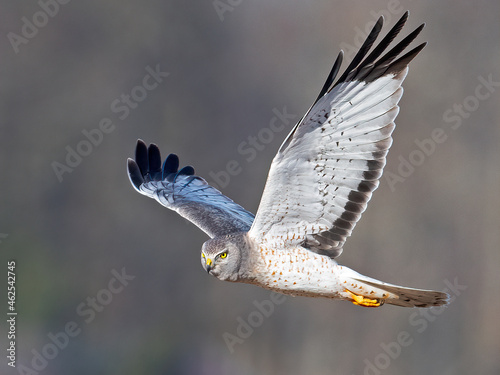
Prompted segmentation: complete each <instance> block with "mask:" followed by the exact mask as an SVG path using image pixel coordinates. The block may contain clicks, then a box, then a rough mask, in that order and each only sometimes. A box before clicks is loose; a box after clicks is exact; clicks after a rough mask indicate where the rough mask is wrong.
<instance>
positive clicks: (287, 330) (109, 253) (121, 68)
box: [0, 0, 500, 375]
mask: <svg viewBox="0 0 500 375" xmlns="http://www.w3.org/2000/svg"><path fill="white" fill-rule="evenodd" d="M41 4H52V5H51V6H49V5H44V6H42V5H41ZM53 4H54V3H53V2H50V1H46V2H43V0H42V2H35V1H16V2H3V3H2V4H1V5H0V29H1V35H2V36H1V38H0V49H1V60H0V61H1V62H0V77H1V78H0V90H1V100H0V113H1V114H0V119H1V120H0V121H1V125H0V168H1V174H2V179H1V194H0V204H1V212H2V214H1V216H0V218H1V222H0V234H1V236H0V237H1V238H0V240H1V243H0V260H1V262H0V269H1V272H0V275H1V278H2V282H1V285H2V287H1V290H0V306H1V313H2V314H4V316H3V317H2V319H1V320H2V325H1V327H2V328H1V329H2V331H1V332H0V343H1V344H0V346H1V348H2V353H3V354H2V356H1V357H2V358H1V360H0V361H1V369H0V373H2V374H17V373H19V374H35V373H39V374H54V375H58V374H74V375H78V374H203V375H209V374H217V375H225V374H238V375H246V374H372V375H373V374H375V375H378V374H424V373H425V374H470V373H475V374H498V373H499V372H500V362H499V357H498V354H499V353H500V325H499V324H498V311H499V310H500V298H499V297H500V295H499V288H500V276H499V272H498V268H499V266H500V255H499V250H500V226H499V223H500V198H499V189H500V167H499V165H500V152H499V145H500V124H499V123H500V110H499V105H498V104H499V99H500V87H499V86H500V84H499V83H498V82H500V68H499V66H500V48H499V40H500V23H499V16H500V3H499V2H498V1H495V0H491V1H477V2H470V1H466V0H463V1H457V0H448V1H440V2H435V1H418V2H417V1H403V0H400V1H398V0H391V1H389V2H386V1H354V0H351V1H326V0H323V1H308V2H303V1H266V2H251V1H243V0H241V1H234V0H233V1H229V0H221V1H212V0H210V1H205V2H199V1H154V0H145V1H141V2H138V1H130V0H120V1H106V2H102V1H94V0H91V1H85V2H83V1H78V2H77V1H71V2H68V3H67V4H59V3H57V4H59V5H58V6H57V7H55V6H54V5H53ZM44 7H45V9H46V10H43V9H44ZM406 9H409V10H410V13H411V15H410V19H409V21H408V24H407V27H406V29H405V31H403V34H404V35H406V34H407V33H409V32H410V31H411V30H413V28H415V27H417V26H418V25H419V24H420V23H422V22H426V23H427V26H426V28H425V29H424V31H423V33H422V34H421V36H420V37H419V38H418V40H417V41H416V42H414V45H416V43H417V42H418V43H419V42H421V41H428V42H429V44H428V46H427V47H426V48H425V50H424V51H423V52H422V53H421V54H420V55H419V56H418V57H417V58H416V59H415V60H414V62H413V63H412V64H411V69H410V74H409V76H408V78H407V79H406V81H405V85H404V87H405V94H404V96H403V98H402V100H401V102H400V106H401V112H400V114H399V117H398V118H397V124H398V126H397V128H396V131H395V133H394V145H393V147H392V150H391V152H390V154H389V157H388V164H387V167H386V172H390V173H392V174H393V175H392V176H393V177H394V176H395V175H399V178H398V179H397V181H396V182H394V180H391V181H393V182H392V183H390V182H389V181H388V180H387V179H386V178H383V179H382V181H381V184H380V187H379V189H378V190H377V192H376V193H375V195H374V198H373V199H372V201H371V203H370V205H369V209H368V210H367V212H366V213H365V214H364V217H363V219H362V220H361V222H360V223H359V224H358V226H357V228H356V230H355V231H354V235H353V236H352V238H350V240H349V241H348V242H347V245H346V247H345V251H344V254H343V255H342V256H341V257H340V259H339V261H340V262H341V263H342V264H345V265H347V266H349V267H351V268H354V269H356V270H358V271H359V272H361V273H364V274H367V275H370V276H372V277H376V278H379V279H382V280H385V281H388V282H392V283H396V284H403V285H408V286H414V287H421V288H432V289H439V290H443V289H445V288H448V291H450V292H451V295H452V297H453V302H452V303H451V304H450V305H449V307H448V308H447V309H445V310H443V309H441V310H432V309H431V310H423V311H422V310H420V311H419V310H409V309H401V308H397V307H390V306H384V307H382V308H380V309H364V308H360V307H357V306H354V305H352V304H349V303H345V302H338V301H329V300H319V299H318V300H314V299H306V298H292V297H287V298H286V299H284V302H283V301H281V300H280V302H283V303H280V304H274V305H273V311H272V313H270V314H268V315H269V316H268V317H264V318H262V319H260V318H259V317H262V316H263V315H262V313H259V310H258V309H257V307H256V303H257V304H262V303H264V302H263V301H265V300H269V299H270V293H269V291H267V290H264V289H260V288H256V287H253V286H248V285H238V284H231V283H222V282H220V281H218V280H216V279H215V278H212V277H209V276H208V275H206V273H204V272H203V270H202V268H201V266H200V264H199V251H200V248H201V245H202V243H203V242H204V241H205V240H206V239H207V237H206V236H205V234H204V233H203V232H201V231H199V230H198V229H197V228H196V227H194V226H192V225H190V224H188V223H187V222H186V221H184V220H183V219H182V218H180V217H178V216H177V215H176V214H175V213H174V212H170V211H168V210H167V209H165V208H163V207H161V206H160V205H158V204H157V203H156V202H155V201H153V200H150V199H147V198H145V197H142V196H140V195H139V194H137V193H136V192H135V191H134V190H133V189H132V187H131V186H130V183H129V181H128V177H127V174H126V168H125V165H126V164H125V161H126V158H127V157H131V156H133V152H134V147H135V142H136V140H137V138H142V139H144V140H145V141H146V142H148V143H149V142H155V143H157V144H158V145H159V146H160V148H161V150H162V151H163V153H164V155H166V154H167V153H170V152H175V153H177V154H178V155H179V156H180V158H181V163H182V164H183V165H188V164H192V165H194V166H195V167H196V171H197V173H198V174H199V175H201V176H204V177H205V178H206V179H207V180H209V181H212V182H214V178H213V177H212V176H214V175H216V174H217V173H219V172H220V171H225V170H226V168H227V163H228V162H229V161H231V160H234V161H236V162H237V163H238V165H239V167H240V168H239V169H238V173H237V175H235V176H231V177H230V179H229V180H228V181H227V183H224V184H222V185H224V187H223V189H222V190H223V192H224V193H225V194H227V195H228V196H229V197H231V198H232V199H234V200H235V201H237V202H239V203H240V204H242V205H243V206H245V207H246V208H247V209H249V210H250V211H253V212H255V211H256V209H257V206H258V203H259V198H260V195H261V192H262V188H263V186H264V183H265V179H266V176H267V171H268V168H269V165H270V162H271V160H272V158H273V156H274V154H275V152H276V150H277V149H278V147H279V145H280V144H281V142H282V140H283V139H284V137H285V135H286V133H287V132H288V130H289V129H290V128H291V126H292V125H293V124H291V123H290V124H289V125H288V126H287V127H286V129H284V130H283V131H282V132H278V133H275V134H274V135H273V137H272V139H271V140H266V142H267V141H269V142H268V143H267V144H263V143H261V144H262V145H263V146H262V147H261V148H262V150H259V151H257V152H256V154H255V157H254V158H253V160H251V161H247V158H248V157H249V155H243V154H241V153H240V152H238V145H239V144H241V143H242V142H248V138H249V137H252V136H257V137H258V135H259V131H261V130H262V129H264V128H268V127H269V122H270V120H271V119H272V118H273V116H274V113H273V109H277V110H279V111H282V110H283V108H285V107H286V110H287V112H288V113H290V114H295V115H296V116H297V117H296V119H297V120H298V118H299V117H300V116H301V115H302V114H303V113H304V112H305V111H306V110H307V108H308V107H309V105H310V104H311V102H312V101H313V99H314V98H315V96H316V95H317V93H318V91H319V89H320V88H321V86H322V85H323V82H324V79H325V78H326V75H327V74H328V72H329V69H330V67H331V64H332V63H333V60H334V58H335V56H336V54H337V53H338V51H339V49H340V48H344V49H345V50H346V52H347V56H348V57H352V53H350V51H351V52H352V48H354V47H355V46H359V42H360V41H361V39H362V38H363V35H365V34H364V33H365V30H367V29H368V28H369V27H370V26H371V25H372V24H373V22H374V21H375V19H376V18H377V17H378V15H380V14H384V15H385V17H386V27H385V29H384V30H388V29H389V28H390V27H391V26H392V25H393V24H394V23H395V22H396V20H397V19H398V18H399V17H400V16H401V15H402V14H403V12H404V10H406ZM40 12H42V13H43V12H44V13H45V14H46V16H44V15H43V14H41V13H40ZM49 13H50V14H49ZM47 14H49V15H48V16H47ZM23 17H26V18H23ZM33 18H35V20H33ZM26 20H27V22H36V23H38V25H39V26H40V27H36V30H33V29H32V28H31V29H30V28H29V26H24V34H23V25H25V24H26ZM14 34H16V35H17V37H16V36H14ZM35 34H36V35H35ZM23 35H25V36H23ZM26 36H29V37H26ZM22 38H25V39H22ZM399 39H400V38H398V40H399ZM350 49H351V50H350ZM148 66H149V67H150V68H151V69H153V70H154V69H159V70H160V71H162V72H168V74H169V75H168V77H163V80H162V82H160V83H159V84H158V85H157V87H155V88H154V89H152V90H150V91H144V90H141V89H140V88H137V87H140V86H141V85H142V81H143V79H144V77H145V76H146V75H147V74H148V71H147V67H148ZM345 66H346V63H345V62H344V67H345ZM481 77H482V78H481ZM484 80H486V81H488V80H490V81H492V82H493V83H490V84H489V86H488V87H485V86H484ZM148 82H150V83H151V82H152V81H148ZM495 83H496V84H495ZM479 86H481V87H479ZM478 87H479V88H478ZM134 90H135V91H134ZM131 92H134V93H135V94H136V95H140V94H141V93H144V92H146V93H147V95H146V97H145V98H141V100H140V101H139V102H136V103H132V105H133V106H134V107H135V108H131V107H130V106H129V113H127V115H126V116H125V111H124V110H122V112H117V107H116V106H117V105H118V104H116V101H117V100H118V103H119V105H120V106H123V105H124V104H123V102H121V100H123V99H122V98H123V97H122V95H130V94H131ZM114 102H115V107H114V108H115V110H113V108H112V105H113V103H114ZM120 116H121V117H123V118H120ZM106 118H108V119H110V120H111V121H112V126H111V129H112V130H109V129H108V130H109V132H108V133H103V135H102V139H100V140H99V141H95V145H92V147H91V149H90V150H89V149H88V148H87V149H85V147H84V145H82V141H84V140H86V139H87V138H86V136H85V135H84V133H83V131H84V130H86V131H89V132H90V131H92V130H93V129H98V128H99V123H100V122H101V121H102V120H103V119H106ZM436 128H439V129H442V133H443V134H444V135H445V138H446V139H445V140H444V141H442V142H441V143H439V144H434V146H435V147H434V148H432V147H431V146H429V149H428V155H425V156H424V157H423V158H422V157H420V158H418V156H419V155H420V156H422V155H423V154H422V153H419V152H418V150H419V146H418V143H419V142H420V143H421V142H423V141H424V140H425V139H430V138H431V135H432V134H433V131H434V130H435V129H436ZM93 134H95V132H94V133H93ZM96 137H97V139H99V137H98V136H96ZM79 144H80V150H84V151H82V152H84V153H85V154H86V155H85V156H83V157H82V158H81V160H78V161H75V160H73V167H67V168H68V170H67V171H66V172H64V173H62V175H60V178H58V176H57V175H56V173H55V171H54V165H55V164H54V163H61V164H60V165H62V164H66V161H65V159H66V158H67V154H68V147H69V149H73V150H76V149H77V147H78V145H79ZM87 145H88V144H87ZM429 150H431V151H429ZM410 158H411V160H413V164H414V166H413V168H410V169H408V166H407V165H406V168H407V169H406V170H405V169H404V167H403V165H404V164H405V162H404V161H403V160H405V161H407V162H408V161H409V160H410ZM415 164H418V165H415ZM69 169H71V172H70V171H69ZM398 169H399V171H398ZM401 172H402V173H401ZM388 175H389V174H388ZM219 176H220V173H219ZM12 259H14V260H15V261H16V273H17V284H16V286H17V301H16V307H17V311H18V312H19V315H18V316H17V326H16V328H17V331H16V333H17V338H16V349H17V352H16V353H17V362H16V363H17V366H18V367H17V368H15V369H13V368H11V367H8V366H7V363H6V361H7V360H6V356H5V353H6V348H7V347H8V341H9V340H8V339H7V324H6V319H7V315H6V312H7V306H8V305H7V295H6V288H7V280H6V279H7V261H8V260H12ZM123 269H124V272H125V273H126V274H127V275H130V276H129V278H132V276H133V277H134V278H133V280H128V281H124V283H127V285H125V286H123V288H120V292H117V293H114V294H113V293H111V292H110V285H109V283H110V281H112V280H113V278H114V277H115V276H114V274H113V272H114V271H113V270H115V272H118V273H122V272H123ZM454 284H455V285H458V286H455V287H454V288H455V289H454V290H450V289H449V285H454ZM119 285H120V284H113V283H112V285H111V289H112V290H115V291H116V288H117V286H119ZM92 298H97V300H96V301H97V302H95V303H96V304H95V305H92ZM99 301H101V303H99ZM91 306H95V307H91ZM90 311H92V312H90ZM86 319H87V320H88V321H89V322H86V321H85V320H86ZM249 319H250V320H251V322H252V324H253V325H254V326H255V327H253V328H251V331H250V330H248V329H247V330H246V331H245V330H244V329H243V328H242V323H241V322H242V321H243V322H247V323H248V321H249ZM252 319H253V320H252ZM71 322H73V323H74V326H73V328H75V330H76V332H77V334H76V333H75V334H74V337H70V338H68V339H67V340H66V339H64V335H62V334H59V333H60V332H61V331H64V330H65V328H66V327H67V325H68V323H70V325H71V324H72V323H71ZM225 333H227V334H226V335H225V336H224V334H225ZM51 334H52V335H51ZM228 334H229V335H234V336H233V337H238V334H240V336H239V340H238V341H233V342H232V344H231V345H228V344H227V343H226V341H225V340H224V337H226V338H227V337H231V336H228ZM243 336H245V337H244V338H242V337H243ZM247 336H248V337H247ZM51 337H59V348H57V347H56V346H55V345H54V344H53V341H52V340H51ZM398 339H399V340H400V341H402V342H400V343H399V344H392V343H393V342H397V340H398ZM403 344H404V345H403ZM37 353H40V354H39V355H38V356H37ZM39 356H44V358H45V359H42V358H41V357H39ZM47 357H50V359H47ZM21 365H22V366H24V367H19V366H21Z"/></svg>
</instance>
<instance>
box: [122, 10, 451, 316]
mask: <svg viewBox="0 0 500 375" xmlns="http://www.w3.org/2000/svg"><path fill="white" fill-rule="evenodd" d="M407 19H408V12H405V13H404V14H403V16H402V17H401V18H400V19H399V20H398V21H397V22H396V24H395V25H394V26H393V27H392V28H391V29H390V30H389V31H388V32H387V34H386V36H385V37H384V38H382V40H381V41H380V42H379V43H377V44H376V45H375V47H374V48H373V49H372V47H373V45H374V43H375V42H376V39H377V38H378V35H379V33H380V31H381V29H382V27H383V23H384V18H383V17H380V18H379V19H378V20H377V22H376V23H375V25H374V26H373V28H372V30H371V32H370V33H369V35H368V36H367V38H366V40H365V42H364V43H363V44H362V46H361V47H360V48H359V50H358V52H357V53H356V55H355V56H354V57H353V59H352V61H351V62H350V64H349V65H348V66H347V68H346V69H345V70H344V71H343V73H342V74H341V75H340V77H339V78H338V79H337V80H336V77H337V75H338V73H339V70H340V67H341V65H342V60H343V55H344V54H343V51H342V50H341V51H340V53H339V54H338V56H337V58H336V60H335V62H334V64H333V67H332V69H331V71H330V73H329V75H328V77H327V79H326V82H325V84H324V86H323V87H322V89H321V91H320V93H319V95H318V97H317V98H316V100H315V101H314V103H313V104H312V106H311V107H310V108H309V110H308V111H307V112H306V114H305V115H304V116H303V117H302V118H301V119H300V120H299V121H298V122H297V124H296V125H295V126H294V127H293V128H292V130H291V131H290V133H289V134H288V136H287V137H286V138H285V140H284V141H283V143H282V144H281V146H280V148H279V150H278V152H277V154H276V156H275V157H274V159H273V161H272V163H271V166H270V170H269V173H268V177H267V181H266V184H265V188H264V191H263V193H262V197H261V201H260V204H259V206H258V209H257V213H256V214H255V215H254V214H252V213H251V212H249V211H247V210H246V209H244V208H243V207H242V206H240V205H239V204H237V203H235V202H234V201H233V200H231V199H230V198H228V197H227V196H225V195H223V194H222V193H221V192H220V191H219V190H217V189H216V188H215V187H213V186H211V185H210V184H208V183H207V181H206V180H205V179H203V178H202V177H200V176H198V175H196V174H195V171H194V168H193V167H192V166H186V167H183V168H181V169H179V158H178V156H177V155H175V154H170V155H168V157H167V158H166V159H165V160H164V162H163V163H162V159H161V155H160V150H159V148H158V146H157V145H156V144H154V143H152V144H150V145H149V146H147V145H146V143H145V142H144V141H142V140H140V139H139V140H138V141H137V145H136V150H135V160H134V159H131V158H129V159H128V160H127V169H128V176H129V179H130V182H131V183H132V186H133V187H134V188H135V189H136V190H137V191H138V192H139V193H141V194H143V195H145V196H148V197H150V198H153V199H155V200H157V201H158V202H159V203H160V204H161V205H163V206H165V207H167V208H169V209H171V210H174V211H176V212H177V213H178V214H180V215H181V216H183V217H184V218H186V219H188V220H189V221H191V222H192V223H194V224H195V225H196V226H198V227H199V228H200V229H201V230H203V231H204V232H205V233H206V234H207V235H208V236H209V237H210V239H209V240H207V241H206V242H205V243H203V245H202V248H201V255H200V260H201V264H202V267H203V268H204V269H205V271H206V272H208V273H209V274H210V275H212V276H215V277H216V278H218V279H219V280H223V281H230V282H239V283H247V284H254V285H257V286H260V287H263V288H266V289H269V290H272V291H275V292H279V293H282V294H286V295H292V296H306V297H322V298H329V299H339V300H345V301H350V302H352V303H354V304H355V305H358V306H363V307H379V306H382V305H384V304H390V305H395V306H402V307H422V308H426V307H431V306H441V305H445V304H447V303H448V302H449V295H448V294H446V293H444V292H440V291H434V290H422V289H415V288H408V287H403V286H399V285H394V284H389V283H386V282H382V281H380V280H377V279H374V278H371V277H368V276H364V275H362V274H360V273H358V272H356V271H355V270H353V269H350V268H348V267H345V266H342V265H340V264H339V263H337V261H336V258H337V257H338V256H339V255H341V253H342V251H343V248H344V244H345V241H346V239H347V238H348V237H349V236H350V235H351V233H352V230H353V228H354V227H355V225H356V223H357V222H358V221H359V219H360V217H361V214H362V213H363V212H364V211H365V209H366V206H367V203H368V201H369V200H370V199H371V197H372V193H373V191H374V190H375V189H376V188H377V187H378V185H379V179H380V177H381V176H382V172H383V168H384V166H385V164H386V156H387V153H388V151H389V148H390V146H391V144H392V132H393V130H394V128H395V123H394V120H395V118H396V116H397V114H398V112H399V106H398V102H399V100H400V99H401V96H402V94H403V89H402V83H403V81H404V79H405V77H406V75H407V73H408V65H409V63H410V61H412V60H413V59H414V58H415V56H416V55H417V54H418V53H419V52H420V51H421V50H422V49H423V48H424V47H425V45H426V42H424V43H421V44H419V45H418V46H416V47H414V48H413V49H411V50H409V51H408V52H405V51H406V50H407V47H408V45H409V44H410V43H411V42H412V41H413V40H414V39H415V38H416V37H417V36H418V35H419V33H420V32H421V31H422V29H423V27H424V26H425V24H422V25H420V26H419V27H417V28H416V29H415V30H414V31H413V32H411V33H409V34H408V36H406V37H405V38H403V39H402V40H401V41H400V42H399V43H397V44H396V45H395V46H393V47H391V48H390V49H389V50H388V52H385V51H386V49H387V48H388V47H389V45H390V44H392V41H393V39H394V38H395V37H396V36H397V35H398V34H399V33H400V31H401V30H402V28H403V26H404V25H405V23H406V21H407ZM370 51H371V52H370ZM384 52H385V54H384ZM403 52H405V53H404V54H403V55H401V54H402V53H403Z"/></svg>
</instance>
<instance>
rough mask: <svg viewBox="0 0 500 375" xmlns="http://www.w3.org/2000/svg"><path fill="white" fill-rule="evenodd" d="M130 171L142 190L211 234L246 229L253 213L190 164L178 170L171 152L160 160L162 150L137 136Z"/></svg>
mask: <svg viewBox="0 0 500 375" xmlns="http://www.w3.org/2000/svg"><path fill="white" fill-rule="evenodd" d="M127 167H128V175H129V178H130V182H131V183H132V185H133V187H134V188H135V189H136V190H137V191H138V192H139V193H141V194H144V195H146V196H148V197H150V198H154V199H156V200H157V201H158V202H159V203H160V204H162V205H163V206H165V207H167V208H170V209H171V210H174V211H176V212H177V213H178V214H179V215H181V216H183V217H184V218H186V219H188V220H189V221H191V222H192V223H194V224H196V225H197V226H198V227H199V228H200V229H201V230H203V231H204V232H205V233H207V234H208V235H209V236H210V237H212V238H213V237H215V236H220V235H224V234H229V233H234V232H241V231H244V232H247V231H248V230H249V229H250V227H251V226H252V222H253V219H254V215H253V214H252V213H250V212H248V211H247V210H245V209H244V208H243V207H241V206H240V205H238V204H236V203H234V202H233V201H232V200H231V199H229V198H228V197H226V196H225V195H223V194H222V193H221V192H220V191H219V190H217V189H215V188H214V187H212V186H210V185H209V184H208V183H207V182H206V181H205V180H204V179H203V178H201V177H198V176H195V175H194V169H193V167H191V166H187V167H184V168H182V169H181V170H178V168H179V158H178V157H177V155H175V154H170V155H169V156H168V157H167V158H166V159H165V161H164V163H163V166H162V164H161V156H160V150H159V149H158V147H157V146H156V145H155V144H151V145H150V146H149V147H147V146H146V144H145V143H144V142H143V141H141V140H138V141H137V148H136V151H135V160H133V159H128V160H127Z"/></svg>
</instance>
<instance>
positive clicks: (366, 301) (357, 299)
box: [345, 289, 385, 307]
mask: <svg viewBox="0 0 500 375" xmlns="http://www.w3.org/2000/svg"><path fill="white" fill-rule="evenodd" d="M345 291H346V292H347V293H349V295H350V296H351V298H352V301H351V302H352V303H354V304H355V305H358V306H364V307H379V306H382V305H383V304H384V302H385V301H384V300H383V299H378V298H376V299H371V298H366V297H363V296H362V295H359V294H355V293H353V292H351V291H350V290H348V289H346V290H345Z"/></svg>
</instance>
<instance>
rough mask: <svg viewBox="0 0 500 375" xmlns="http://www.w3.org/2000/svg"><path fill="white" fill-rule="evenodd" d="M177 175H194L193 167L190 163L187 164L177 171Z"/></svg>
mask: <svg viewBox="0 0 500 375" xmlns="http://www.w3.org/2000/svg"><path fill="white" fill-rule="evenodd" d="M177 174H178V175H186V176H192V175H194V168H193V167H192V166H190V165H187V166H185V167H184V168H182V169H181V170H180V171H179V173H177Z"/></svg>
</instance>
